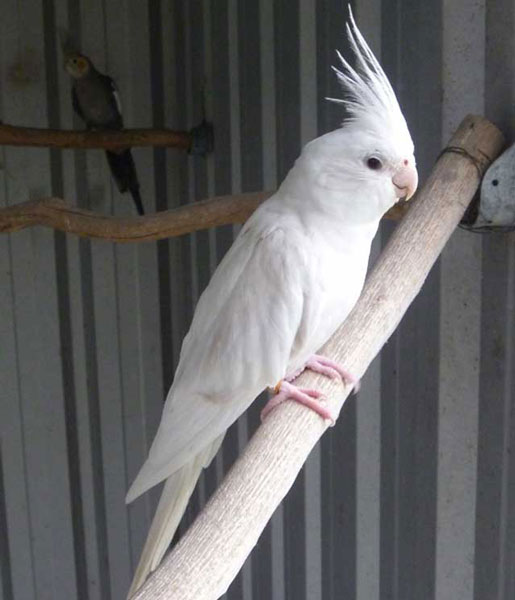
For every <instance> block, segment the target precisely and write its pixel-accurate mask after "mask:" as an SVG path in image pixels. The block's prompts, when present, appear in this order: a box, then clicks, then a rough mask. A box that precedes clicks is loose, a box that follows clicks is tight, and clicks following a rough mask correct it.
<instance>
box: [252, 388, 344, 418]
mask: <svg viewBox="0 0 515 600" xmlns="http://www.w3.org/2000/svg"><path fill="white" fill-rule="evenodd" d="M322 396H323V394H322V392H319V391H318V390H310V389H306V388H298V387H295V386H294V385H293V384H291V383H289V382H288V381H286V380H283V381H281V384H280V385H279V388H278V393H277V394H275V396H272V398H270V400H269V401H268V402H267V404H266V406H265V408H263V410H262V411H261V420H264V419H265V418H266V417H267V416H268V414H269V413H270V412H271V411H272V410H273V409H274V408H275V407H276V406H278V405H279V404H282V403H283V402H284V401H285V400H295V401H296V402H299V403H300V404H303V405H304V406H307V407H308V408H311V410H314V411H315V412H316V413H317V414H319V415H320V416H321V417H322V418H323V419H329V420H330V421H331V422H333V417H332V415H331V412H330V411H329V410H328V409H327V408H326V407H325V406H323V405H322V404H321V403H320V402H318V401H317V400H318V399H319V398H321V397H322Z"/></svg>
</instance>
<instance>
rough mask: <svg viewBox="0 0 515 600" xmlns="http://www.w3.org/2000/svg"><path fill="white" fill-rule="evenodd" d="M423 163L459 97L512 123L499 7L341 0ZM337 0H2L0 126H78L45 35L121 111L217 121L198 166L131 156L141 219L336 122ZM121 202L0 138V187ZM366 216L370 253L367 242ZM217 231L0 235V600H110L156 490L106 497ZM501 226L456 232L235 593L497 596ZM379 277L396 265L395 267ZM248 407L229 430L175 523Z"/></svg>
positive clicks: (224, 237) (291, 153)
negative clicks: (135, 239) (167, 236)
mask: <svg viewBox="0 0 515 600" xmlns="http://www.w3.org/2000/svg"><path fill="white" fill-rule="evenodd" d="M354 8H355V12H356V14H357V18H358V22H359V24H360V26H361V28H362V30H363V32H364V33H365V35H366V37H367V38H368V39H369V41H370V43H371V45H372V46H373V48H374V49H375V51H376V52H377V53H378V54H380V55H381V57H382V62H383V64H384V66H385V69H386V70H387V72H388V74H389V76H390V77H391V80H392V82H393V84H394V87H395V88H396V90H397V92H398V95H399V98H400V100H401V104H402V106H403V108H404V110H405V114H406V116H407V120H408V122H409V125H410V128H411V130H412V133H413V137H414V139H415V143H416V147H417V157H418V163H419V166H420V171H421V175H422V178H424V176H425V175H426V174H427V172H428V170H429V169H430V167H431V164H432V163H433V161H434V159H435V157H436V156H437V154H438V152H439V149H440V148H441V145H442V143H443V142H444V141H445V140H446V139H447V138H448V136H449V135H450V133H451V132H452V130H453V128H454V127H455V126H456V125H457V124H458V123H459V121H460V120H461V118H462V117H463V116H464V115H465V114H466V113H468V112H476V113H483V114H486V115H487V116H488V117H489V118H491V119H493V120H494V121H495V122H496V123H498V124H499V125H500V126H502V127H503V129H505V131H506V133H507V134H508V136H509V137H510V139H511V138H512V135H513V133H514V124H515V123H514V118H513V106H514V100H515V64H514V62H515V47H514V46H515V41H514V40H515V35H514V34H515V22H514V19H515V6H514V4H513V2H511V1H508V0H489V1H486V0H477V1H476V0H475V1H474V2H469V1H465V0H456V1H454V2H442V1H441V0H429V1H425V2H422V1H421V0H413V1H411V2H401V0H383V1H382V2H381V0H358V1H356V2H355V3H354ZM344 20H345V15H344V10H343V3H342V2H340V0H281V1H279V2H271V1H270V0H260V1H253V2H251V1H241V2H236V0H217V1H216V2H215V1H208V0H203V1H202V0H191V1H190V2H186V1H185V0H182V1H179V0H149V1H148V2H135V1H130V0H80V1H79V2H76V1H75V0H68V1H66V0H40V1H37V0H3V1H2V19H1V20H0V118H1V119H2V120H3V121H4V122H6V123H11V124H18V125H27V126H29V125H32V126H42V127H44V126H49V127H63V128H66V127H72V126H75V127H81V125H80V123H79V122H78V121H77V120H76V119H75V117H73V115H72V109H71V102H70V97H69V89H70V85H69V81H68V79H67V75H66V73H65V72H64V71H63V69H62V57H61V54H60V49H59V43H58V35H57V31H58V28H59V27H65V28H67V29H68V30H69V31H70V32H71V33H72V35H73V36H74V38H75V39H76V40H77V41H78V42H79V43H80V44H81V45H82V48H83V51H84V52H85V53H87V54H88V55H90V56H91V58H92V59H93V60H94V62H95V64H96V65H97V66H98V68H99V69H100V70H103V71H107V72H109V73H110V74H111V75H112V76H113V77H114V78H115V80H116V82H117V84H118V87H119V88H120V93H121V97H122V100H123V104H124V114H125V119H126V123H127V125H128V126H137V127H147V126H148V127H150V126H156V127H159V126H167V127H171V128H176V129H184V128H189V127H191V126H193V125H195V124H197V123H198V122H199V121H200V119H201V117H202V111H203V102H202V98H203V97H204V98H205V103H204V104H205V111H206V113H207V116H208V118H209V119H210V120H212V121H213V122H214V125H215V129H216V152H215V153H214V154H213V155H212V156H210V157H209V158H208V159H207V160H205V159H201V158H193V157H187V156H186V155H185V154H183V153H181V152H178V151H175V150H163V149H156V150H151V149H136V150H134V156H135V160H136V163H137V166H138V172H139V177H140V181H141V185H142V192H143V198H144V203H145V205H146V208H147V211H149V212H150V211H153V210H156V209H157V210H162V209H165V208H167V207H172V206H176V205H179V204H184V203H187V202H192V201H194V200H196V199H199V198H204V197H206V196H211V195H214V194H224V193H230V192H231V191H232V192H238V191H252V190H260V189H273V188H274V187H275V186H276V185H277V182H278V181H280V180H281V179H282V178H283V177H284V175H285V173H286V172H287V171H288V169H289V167H290V166H291V164H292V162H293V161H294V159H295V158H296V156H297V155H298V153H299V150H300V148H301V146H302V145H303V144H304V143H305V142H306V141H308V140H309V139H311V138H313V137H314V136H316V135H317V134H318V133H323V132H325V131H328V130H330V129H332V128H334V127H336V126H337V125H338V123H339V121H340V119H341V114H340V113H339V110H338V107H335V106H333V105H330V104H329V103H327V102H326V101H325V100H324V97H325V96H327V95H335V94H337V93H338V90H337V86H336V83H335V80H334V76H333V74H332V73H331V70H330V68H329V67H330V65H331V64H332V63H334V61H335V56H334V49H335V48H344V47H345V42H344V36H343V31H344ZM49 194H56V195H64V196H65V197H66V198H68V199H69V200H71V201H73V202H75V203H76V204H77V205H79V206H90V207H92V208H94V209H97V210H101V211H107V212H109V211H113V212H114V213H116V214H120V215H123V214H132V205H131V203H130V202H129V201H127V200H126V199H125V198H122V197H120V196H119V194H118V193H117V192H116V191H115V190H114V189H113V185H112V182H111V180H110V177H109V174H108V172H107V168H106V162H105V159H104V156H103V154H102V152H100V151H88V152H85V151H64V152H60V151H54V150H52V151H49V150H45V149H31V148H6V147H4V148H1V149H0V203H1V205H11V204H16V203H17V202H20V201H23V200H25V199H27V198H37V197H40V196H44V195H49ZM391 227H392V226H391V225H389V224H385V225H384V226H383V227H382V228H381V233H380V236H379V238H378V239H377V240H376V242H375V245H374V255H377V252H378V251H379V250H380V247H381V245H382V244H383V243H384V241H385V240H386V239H387V238H388V235H389V232H390V230H391ZM234 232H235V231H234V229H233V227H230V226H227V227H222V228H218V229H216V230H210V231H206V232H199V233H196V234H191V235H188V236H184V237H183V238H180V239H174V240H169V241H163V242H159V243H157V244H153V243H152V244H140V245H133V246H121V245H118V246H116V245H113V244H110V243H105V242H98V241H94V242H91V241H88V240H79V239H77V238H75V237H71V236H65V235H63V234H61V233H56V232H53V231H50V230H47V229H42V228H36V229H30V230H25V231H21V232H18V233H15V234H12V235H9V236H7V235H4V236H0V389H1V390H2V400H1V402H0V599H1V600H36V599H37V600H47V599H48V600H50V599H52V600H61V599H63V600H64V599H67V600H68V599H71V598H77V599H79V600H97V599H98V600H110V599H113V600H114V599H118V598H123V597H124V593H125V591H126V589H127V587H128V584H129V580H130V576H131V572H132V570H133V568H134V566H135V563H136V561H137V557H138V555H139V551H140V548H141V545H142V543H143V540H144V537H145V534H146V531H147V528H148V525H149V521H150V518H151V515H152V511H153V508H154V506H155V502H156V499H157V492H153V493H151V494H149V495H147V497H145V498H144V499H142V500H139V501H137V502H136V503H135V504H134V506H132V507H130V508H129V509H126V508H125V506H124V502H123V500H124V495H125V491H126V489H127V486H128V484H129V482H130V481H131V479H132V478H133V477H134V475H135V473H136V472H137V470H138V468H139V466H140V465H141V463H142V461H143V459H144V456H145V454H146V450H147V448H148V446H149V443H150V441H151V439H152V436H153V433H154V431H155V429H156V426H157V423H158V420H159V416H160V410H161V406H162V400H163V397H164V395H165V392H166V390H167V388H168V387H169V385H170V382H171V379H172V376H173V370H174V366H175V364H176V362H177V358H178V353H179V350H180V344H181V340H182V338H183V336H184V334H185V332H186V331H187V328H188V324H189V321H190V319H191V316H192V312H193V309H194V305H195V302H196V300H197V299H198V296H199V294H200V293H201V291H202V289H203V288H204V286H205V285H206V284H207V282H208V280H209V277H210V274H211V273H212V271H213V269H214V268H215V266H216V264H217V262H218V261H219V260H220V258H221V257H222V256H223V254H224V252H225V251H226V250H227V248H228V247H229V245H230V243H231V241H232V238H233V234H234ZM514 239H515V238H514V237H513V235H486V236H475V235H472V234H470V233H466V232H463V231H457V232H456V234H455V235H454V236H453V238H452V239H451V241H450V243H449V245H448V246H447V248H446V249H445V252H444V254H443V255H442V258H441V260H440V262H439V264H438V265H437V266H436V267H435V269H434V270H433V272H432V273H431V275H430V277H429V278H428V280H427V282H426V284H425V286H424V289H423V291H422V292H421V294H420V296H419V297H418V299H417V301H416V302H415V303H414V305H413V306H412V307H411V309H410V310H409V312H408V314H407V315H406V317H405V319H404V320H403V322H402V324H401V326H400V328H399V330H398V331H397V332H396V334H395V335H394V336H393V337H392V339H391V340H390V342H389V343H388V344H387V346H386V347H385V349H384V351H383V352H382V354H381V356H380V357H379V358H378V359H377V360H376V361H375V363H374V365H373V366H372V367H371V369H370V371H369V373H368V374H367V375H366V377H365V379H364V381H363V388H362V392H361V393H360V395H359V397H358V398H351V399H350V400H349V401H348V403H347V405H346V407H345V410H344V411H343V414H342V417H341V419H340V421H339V423H338V425H337V427H335V428H334V429H333V430H331V431H330V432H328V434H326V436H325V437H324V439H323V440H322V442H321V444H320V445H319V446H318V447H317V448H316V450H315V451H314V452H313V454H312V456H311V458H310V459H309V461H308V463H307V464H306V467H305V469H304V471H303V472H302V473H301V475H300V476H299V478H298V480H297V482H296V484H295V485H294V488H293V489H292V491H291V492H290V494H289V496H288V497H287V498H286V500H285V502H284V503H283V505H282V506H281V507H279V509H278V510H277V512H276V514H275V515H274V518H273V519H272V522H271V524H270V525H269V526H268V527H267V529H266V531H265V532H264V534H263V536H262V538H261V539H260V541H259V544H258V545H257V547H256V549H255V551H254V553H253V554H252V556H251V557H250V559H249V560H248V561H247V564H246V565H245V567H244V569H243V570H242V572H241V573H240V575H239V576H238V578H237V580H236V581H235V583H234V584H233V585H232V586H231V588H230V589H229V591H228V593H227V598H228V599H231V600H240V599H244V600H264V599H268V598H271V599H273V600H293V599H295V600H303V599H306V600H308V599H309V600H333V599H336V598H342V599H343V598H345V600H352V599H356V600H374V599H377V600H379V599H380V600H413V599H415V598H416V599H417V600H424V599H427V600H430V599H438V600H447V599H448V600H455V599H457V598H460V600H461V599H462V600H491V599H496V600H509V599H512V598H514V597H515V570H514V564H515V473H514V469H515V463H514V461H513V458H512V448H513V443H514V441H515V440H514V436H515V433H514V431H515V429H514V428H513V419H514V414H513V406H514V405H513V401H514V400H513V392H514V381H513V373H514V368H515V362H514V348H513V343H514V333H515V329H514V328H515V324H514V311H515V275H514V273H515V271H514V269H515V244H514ZM392 285H395V282H392ZM258 421H259V406H258V404H256V406H254V407H252V408H251V409H250V410H249V412H248V414H247V415H245V416H243V417H242V418H241V419H240V421H239V422H238V423H237V424H235V425H234V426H233V427H232V429H231V430H230V432H229V434H228V436H227V438H226V442H225V444H224V447H223V451H222V452H221V453H220V455H219V456H218V457H217V458H216V460H215V461H214V463H213V464H212V466H211V467H210V468H209V469H208V470H207V471H206V473H205V474H204V476H203V478H202V480H201V482H200V484H199V486H198V488H197V491H196V493H195V495H194V498H193V500H192V503H191V507H190V509H188V512H187V515H186V519H185V525H186V524H187V522H189V521H190V520H191V518H193V516H194V514H195V512H196V511H197V510H198V508H199V507H200V506H201V505H202V503H203V502H204V501H205V498H206V497H207V496H208V495H209V494H210V493H211V492H212V490H213V489H214V488H215V486H216V484H217V482H218V481H219V480H220V478H221V476H222V474H223V472H224V471H225V470H226V469H227V468H228V466H229V465H230V464H231V463H232V461H233V460H234V459H235V457H236V456H237V455H238V453H239V451H240V450H241V448H242V447H243V446H244V445H245V442H246V440H247V439H248V436H249V435H250V433H251V432H252V430H253V429H254V428H255V427H256V426H257V424H258Z"/></svg>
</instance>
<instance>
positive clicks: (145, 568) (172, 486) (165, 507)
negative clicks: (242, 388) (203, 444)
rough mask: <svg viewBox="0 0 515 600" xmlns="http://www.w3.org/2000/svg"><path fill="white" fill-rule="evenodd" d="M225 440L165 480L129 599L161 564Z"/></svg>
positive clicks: (218, 440)
mask: <svg viewBox="0 0 515 600" xmlns="http://www.w3.org/2000/svg"><path fill="white" fill-rule="evenodd" d="M223 438H224V436H223V435H222V436H221V437H219V438H217V439H216V440H215V441H214V442H213V443H211V444H209V446H208V447H207V448H205V449H204V450H203V451H202V452H200V453H199V454H197V455H196V456H195V457H194V459H193V460H192V461H190V462H189V463H187V464H185V465H184V466H183V467H181V468H180V469H179V470H178V471H176V472H175V473H173V474H172V475H171V476H170V477H169V478H168V479H167V480H166V483H165V485H164V488H163V492H162V494H161V498H160V499H159V504H158V506H157V509H156V514H155V515H154V518H153V520H152V525H151V526H150V531H149V532H148V536H147V539H146V541H145V546H144V548H143V552H142V553H141V557H140V560H139V563H138V567H137V568H136V572H135V573H134V578H133V580H132V584H131V587H130V590H129V593H128V595H127V598H131V597H132V596H133V595H134V594H135V593H136V592H137V590H138V589H139V588H140V587H141V586H142V585H143V584H144V583H145V580H146V579H147V577H148V576H149V575H150V573H152V571H154V570H155V569H156V567H157V566H158V565H159V563H160V562H161V560H162V558H163V556H164V554H165V552H166V550H167V548H168V546H169V545H170V542H171V541H172V538H173V536H174V534H175V531H176V529H177V527H178V526H179V523H180V521H181V519H182V515H183V514H184V511H185V510H186V506H187V505H188V500H189V499H190V496H191V494H192V493H193V490H194V489H195V485H196V483H197V479H198V478H199V476H200V473H201V471H202V469H203V468H204V467H207V466H208V465H209V463H210V462H211V460H212V459H213V457H214V456H215V454H216V453H217V452H218V449H219V448H220V445H221V443H222V440H223Z"/></svg>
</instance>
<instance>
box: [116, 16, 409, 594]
mask: <svg viewBox="0 0 515 600" xmlns="http://www.w3.org/2000/svg"><path fill="white" fill-rule="evenodd" d="M347 33H348V37H349V42H350V46H351V48H352V50H353V52H354V55H355V66H354V67H352V66H351V65H350V64H349V63H348V62H346V61H345V60H344V59H343V58H342V57H341V56H340V60H341V63H342V70H341V71H338V70H336V73H337V76H338V79H339V80H340V83H341V84H342V87H343V89H344V99H343V100H341V101H340V102H342V103H343V104H344V106H345V108H346V109H347V113H348V118H347V119H346V120H345V121H344V123H343V125H342V127H341V128H339V129H337V130H336V131H332V132H331V133H328V134H326V135H323V136H322V137H320V138H318V139H315V140H313V141H312V142H310V143H309V144H308V145H307V146H306V147H305V148H304V150H303V151H302V154H301V156H300V158H299V159H298V160H297V161H296V163H295V165H294V167H293V168H292V169H291V171H290V172H289V174H288V176H287V177H286V179H285V180H284V182H283V183H282V185H281V187H280V188H279V190H278V191H277V193H276V194H274V196H272V197H271V198H270V199H268V200H267V201H266V202H264V203H263V204H262V205H261V206H260V207H259V208H258V209H257V210H256V211H255V213H254V214H253V215H252V216H251V217H250V219H249V220H248V221H247V222H246V223H245V225H244V226H243V228H242V229H241V231H240V233H239V235H238V237H237V239H236V241H235V242H234V244H233V246H232V247H231V249H230V250H229V251H228V253H227V255H226V256H225V258H224V259H223V261H222V262H221V264H220V266H219V267H218V269H217V270H216V272H215V274H214V275H213V278H212V280H211V282H210V283H209V285H208V287H207V289H206V290H205V292H204V293H203V294H202V296H201V298H200V300H199V302H198V305H197V308H196V311H195V315H194V317H193V322H192V325H191V328H190V330H189V332H188V334H187V336H186V338H185V340H184V343H183V346H182V351H181V356H180V361H179V366H178V367H177V371H176V373H175V379H174V382H173V385H172V388H171V389H170V391H169V393H168V398H167V400H166V404H165V406H164V409H163V415H162V419H161V423H160V425H159V429H158V431H157V435H156V437H155V440H154V442H153V444H152V447H151V449H150V452H149V456H148V459H147V461H146V462H145V464H144V465H143V467H142V469H141V471H140V472H139V474H138V476H137V477H136V480H135V481H134V483H133V484H132V486H131V488H130V490H129V492H128V494H127V502H132V501H133V500H134V499H135V498H137V497H138V496H139V495H140V494H143V493H144V492H145V491H147V490H148V489H149V488H150V487H152V486H154V485H156V484H157V483H159V482H160V481H163V480H166V483H165V486H164V490H163V493H162V496H161V500H160V502H159V506H158V508H157V511H156V514H155V517H154V521H153V523H152V526H151V528H150V532H149V534H148V538H147V541H146V544H145V547H144V550H143V554H142V556H141V560H140V563H139V566H138V568H137V571H136V574H135V577H134V581H133V584H132V587H131V591H130V594H132V593H134V591H135V590H137V589H138V588H139V587H140V586H141V585H142V583H143V582H144V581H145V578H146V577H147V576H148V574H149V573H150V572H151V571H152V570H153V569H155V568H156V567H157V565H158V564H159V562H160V561H161V559H162V557H163V554H164V553H165V551H166V549H167V547H168V545H169V544H170V541H171V539H172V536H173V534H174V532H175V530H176V528H177V526H178V524H179V521H180V519H181V517H182V515H183V512H184V510H185V508H186V505H187V503H188V499H189V497H190V495H191V493H192V491H193V489H194V487H195V484H196V482H197V479H198V477H199V474H200V472H201V471H202V469H203V468H204V467H206V466H207V465H209V463H210V462H211V459H212V458H213V456H214V455H215V453H216V452H217V450H218V448H219V447H220V444H221V443H222V439H223V437H224V434H225V432H226V430H227V428H228V427H229V426H230V425H231V424H232V423H233V422H234V421H235V420H236V419H237V418H238V417H239V416H240V415H241V414H242V413H243V411H245V410H246V408H247V407H248V406H249V405H250V403H251V402H252V401H253V400H254V398H256V396H257V395H258V394H259V393H260V392H261V391H262V390H264V389H265V388H267V387H271V388H274V391H275V393H276V395H275V396H274V397H272V399H271V401H270V403H269V404H268V406H267V408H265V411H264V412H265V414H266V413H267V412H268V411H269V410H270V409H271V408H273V407H274V406H276V405H277V404H278V403H279V402H281V401H283V400H285V399H286V398H291V399H294V400H297V401H299V402H301V403H302V404H304V405H306V406H308V407H310V408H311V409H313V410H315V411H316V412H317V413H319V414H320V415H321V417H323V418H330V417H331V415H330V414H329V413H328V410H327V408H325V407H324V406H323V404H321V403H320V402H319V401H318V398H319V397H320V394H319V393H318V392H317V391H316V390H309V389H307V390H306V389H304V390H301V389H298V388H297V387H295V386H294V385H293V384H292V383H289V381H291V380H292V375H295V374H296V373H298V372H299V371H301V370H302V369H304V368H309V369H312V370H315V371H317V372H321V373H323V374H325V375H328V376H332V377H342V378H343V379H345V380H346V381H347V382H349V380H350V381H352V379H351V377H350V376H349V375H348V374H347V373H346V372H345V371H344V369H342V368H341V367H340V366H339V365H337V364H335V363H333V362H332V361H330V360H328V359H326V358H324V357H321V356H317V355H316V354H315V353H316V352H317V350H318V349H319V348H320V347H321V346H322V345H323V344H324V343H325V342H326V341H327V340H328V338H329V337H330V336H331V335H332V334H333V333H334V331H335V330H336V329H337V327H338V326H339V325H340V324H341V323H342V322H343V321H344V320H345V318H346V317H347V315H348V314H349V312H350V310H351V309H352V307H353V306H354V304H355V303H356V300H357V299H358V296H359V294H360V292H361V289H362V287H363V282H364V279H365V273H366V270H367V263H368V258H369V253H370V245H371V242H372V238H373V237H374V235H375V233H376V231H377V227H378V225H379V221H380V220H381V217H382V216H383V214H384V213H385V212H386V211H387V210H388V209H389V208H390V207H391V206H393V205H394V204H395V203H396V202H397V201H398V200H399V199H400V198H406V199H408V198H410V197H411V196H412V194H413V193H414V191H415V189H416V187H417V183H418V176H417V170H416V167H415V157H414V155H413V151H414V148H413V142H412V140H411V136H410V133H409V131H408V127H407V125H406V121H405V119H404V117H403V115H402V112H401V110H400V108H399V104H398V102H397V99H396V97H395V94H394V92H393V90H392V87H391V85H390V83H389V82H388V80H387V78H386V75H385V74H384V72H383V70H382V69H381V66H380V65H379V63H378V62H377V60H376V58H375V57H374V55H373V54H372V52H371V50H370V49H369V47H368V46H367V44H366V42H365V40H364V38H363V37H362V35H361V33H360V32H359V30H358V28H357V27H356V25H355V23H354V20H353V18H352V14H350V23H349V24H348V25H347ZM278 382H279V383H278Z"/></svg>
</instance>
